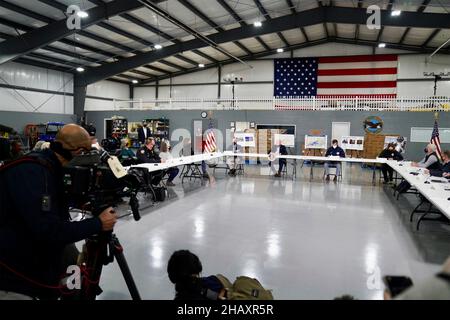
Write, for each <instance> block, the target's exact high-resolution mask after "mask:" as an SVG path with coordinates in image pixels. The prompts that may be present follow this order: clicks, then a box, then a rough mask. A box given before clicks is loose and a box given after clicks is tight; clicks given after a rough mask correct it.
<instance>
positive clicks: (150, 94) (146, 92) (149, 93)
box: [134, 87, 159, 100]
mask: <svg viewBox="0 0 450 320" xmlns="http://www.w3.org/2000/svg"><path fill="white" fill-rule="evenodd" d="M155 92H156V90H155V87H140V88H139V87H138V88H135V89H134V99H135V100H138V99H142V100H148V99H155ZM158 93H159V92H158Z"/></svg>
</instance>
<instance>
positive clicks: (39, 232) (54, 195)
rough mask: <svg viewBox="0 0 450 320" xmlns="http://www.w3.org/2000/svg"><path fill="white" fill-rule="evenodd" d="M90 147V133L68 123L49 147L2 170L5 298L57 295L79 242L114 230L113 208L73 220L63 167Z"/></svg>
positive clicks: (0, 252) (0, 245)
mask: <svg viewBox="0 0 450 320" xmlns="http://www.w3.org/2000/svg"><path fill="white" fill-rule="evenodd" d="M90 149H91V139H90V137H89V134H88V132H87V131H86V130H85V129H84V128H82V127H81V126H78V125H76V124H68V125H65V126H64V127H63V128H61V130H60V131H59V132H58V134H57V135H56V138H55V141H53V142H51V143H50V147H49V148H48V149H45V150H43V151H40V152H31V153H29V154H27V155H26V156H25V157H23V158H20V159H19V160H16V161H15V162H12V163H10V164H8V165H5V166H4V167H2V170H1V171H0V300H2V299H8V300H9V299H21V300H25V299H27V300H29V299H33V298H34V299H56V298H58V297H59V296H60V295H61V292H60V290H59V281H60V280H61V277H62V276H63V275H64V274H65V273H66V270H67V267H68V266H69V265H75V264H76V262H77V255H78V250H77V249H76V247H75V245H74V243H75V242H77V241H80V240H83V239H86V238H88V237H90V236H93V235H95V234H98V233H100V232H101V231H112V230H113V227H114V224H115V223H116V219H117V218H116V215H115V213H114V211H113V209H112V208H107V209H105V210H104V211H103V212H102V213H101V214H100V215H99V216H97V217H93V218H92V219H86V220H83V221H79V222H72V221H70V215H69V203H68V201H67V199H66V197H65V195H64V171H63V167H65V166H67V165H68V164H69V162H70V161H71V159H72V158H73V157H74V156H77V155H79V154H81V153H82V152H83V151H88V150H90Z"/></svg>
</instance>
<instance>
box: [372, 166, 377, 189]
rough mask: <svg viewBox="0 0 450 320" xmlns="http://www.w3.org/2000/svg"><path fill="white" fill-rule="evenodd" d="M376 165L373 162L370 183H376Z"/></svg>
mask: <svg viewBox="0 0 450 320" xmlns="http://www.w3.org/2000/svg"><path fill="white" fill-rule="evenodd" d="M376 169H377V168H376V166H375V163H374V164H373V173H372V185H376Z"/></svg>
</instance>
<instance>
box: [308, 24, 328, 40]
mask: <svg viewBox="0 0 450 320" xmlns="http://www.w3.org/2000/svg"><path fill="white" fill-rule="evenodd" d="M305 31H306V34H307V35H308V38H309V40H311V41H313V40H319V39H323V38H325V37H326V34H325V29H324V27H323V24H322V23H320V24H316V25H313V26H308V27H305Z"/></svg>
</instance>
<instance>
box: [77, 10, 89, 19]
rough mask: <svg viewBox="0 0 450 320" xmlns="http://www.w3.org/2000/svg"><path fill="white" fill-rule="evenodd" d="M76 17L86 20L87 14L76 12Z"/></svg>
mask: <svg viewBox="0 0 450 320" xmlns="http://www.w3.org/2000/svg"><path fill="white" fill-rule="evenodd" d="M77 16H78V17H80V18H87V17H89V15H88V13H87V12H86V11H78V12H77Z"/></svg>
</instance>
